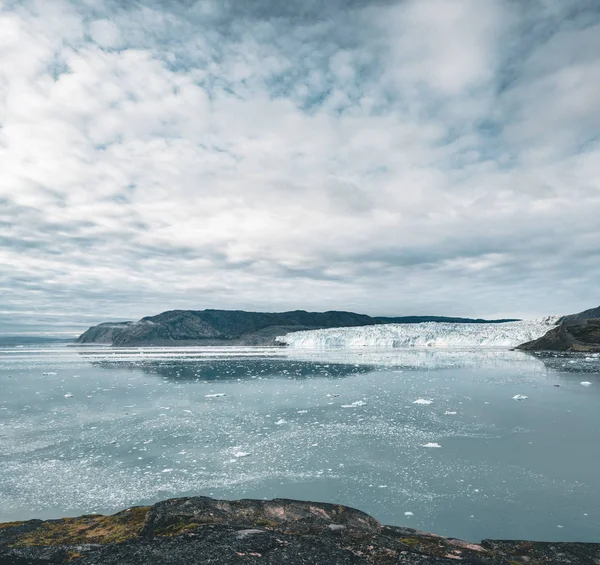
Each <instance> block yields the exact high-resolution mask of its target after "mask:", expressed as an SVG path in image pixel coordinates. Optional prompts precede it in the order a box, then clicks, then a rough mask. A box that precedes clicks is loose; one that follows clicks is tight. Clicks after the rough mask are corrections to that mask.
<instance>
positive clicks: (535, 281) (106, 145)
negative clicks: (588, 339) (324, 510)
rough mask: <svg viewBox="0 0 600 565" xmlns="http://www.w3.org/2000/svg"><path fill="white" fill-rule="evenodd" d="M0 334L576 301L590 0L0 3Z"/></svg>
mask: <svg viewBox="0 0 600 565" xmlns="http://www.w3.org/2000/svg"><path fill="white" fill-rule="evenodd" d="M0 30H1V33H0V265H1V268H0V286H1V289H2V302H1V304H0V333H17V332H35V333H39V331H41V330H43V331H57V332H74V331H77V330H79V329H82V328H85V327H87V326H89V325H92V324H95V323H98V322H101V321H106V320H121V319H137V318H139V317H141V316H144V315H150V314H156V313H159V312H161V311H164V310H167V309H174V308H193V309H203V308H241V309H247V310H268V311H280V310H287V309H307V310H326V309H346V310H353V311H359V312H364V313H369V314H382V315H385V314H389V315H404V314H440V315H464V316H484V317H494V316H519V317H529V316H538V315H545V314H549V313H555V312H558V313H562V312H574V311H578V310H582V309H585V308H588V307H592V306H597V305H598V304H600V285H599V284H598V281H600V137H599V134H600V3H599V2H598V1H597V0H589V1H588V0H528V1H520V0H320V1H317V0H286V1H282V0H235V1H234V0H215V1H213V0H200V1H193V0H141V1H139V2H136V1H133V0H132V1H131V2H123V1H117V0H78V1H75V0H72V1H68V0H52V1H49V0H39V1H34V0H32V1H29V0H19V1H15V0H0Z"/></svg>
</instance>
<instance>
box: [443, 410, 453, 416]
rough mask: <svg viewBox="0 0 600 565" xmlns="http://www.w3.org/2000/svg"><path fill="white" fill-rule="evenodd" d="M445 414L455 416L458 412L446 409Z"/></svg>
mask: <svg viewBox="0 0 600 565" xmlns="http://www.w3.org/2000/svg"><path fill="white" fill-rule="evenodd" d="M444 414H446V416H454V415H456V412H453V411H451V410H446V411H445V412H444Z"/></svg>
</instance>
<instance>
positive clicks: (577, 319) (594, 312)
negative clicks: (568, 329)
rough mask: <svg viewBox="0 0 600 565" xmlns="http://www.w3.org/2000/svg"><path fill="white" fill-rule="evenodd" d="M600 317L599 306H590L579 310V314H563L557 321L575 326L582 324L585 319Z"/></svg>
mask: <svg viewBox="0 0 600 565" xmlns="http://www.w3.org/2000/svg"><path fill="white" fill-rule="evenodd" d="M593 319H600V306H598V308H590V309H589V310H584V311H583V312H579V314H571V315H570V316H563V317H562V318H561V319H560V320H559V321H558V323H559V324H564V325H567V326H575V325H577V324H584V323H585V322H586V320H593Z"/></svg>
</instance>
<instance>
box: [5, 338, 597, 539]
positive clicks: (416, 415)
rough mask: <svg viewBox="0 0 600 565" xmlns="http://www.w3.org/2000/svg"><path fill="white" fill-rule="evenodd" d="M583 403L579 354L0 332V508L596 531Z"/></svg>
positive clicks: (497, 531)
mask: <svg viewBox="0 0 600 565" xmlns="http://www.w3.org/2000/svg"><path fill="white" fill-rule="evenodd" d="M581 383H591V384H587V385H582V384H581ZM515 397H517V399H515ZM520 397H525V398H521V399H520V400H519V399H518V398H520ZM599 407H600V356H594V355H591V356H586V355H548V356H534V355H531V354H526V353H521V352H511V351H505V350H498V349H491V350H483V349H481V348H480V349H477V350H441V349H439V350H436V349H424V350H419V349H403V350H398V349H396V350H390V351H382V350H377V351H370V350H361V351H319V352H311V351H294V350H290V349H286V348H231V347H229V348H163V349H156V348H139V349H137V348H134V349H115V348H110V347H102V346H93V347H92V346H88V347H76V346H66V345H57V346H37V347H33V346H25V347H4V348H0V521H12V520H24V519H30V518H34V517H35V518H57V517H61V516H72V515H79V514H89V513H93V512H98V513H111V512H116V511H118V510H120V509H123V508H125V507H128V506H132V505H145V504H150V503H153V502H156V501H158V500H162V499H165V498H169V497H177V496H192V495H205V496H212V497H215V498H230V499H234V498H275V497H281V498H296V499H304V500H315V501H322V502H334V503H339V504H345V505H348V506H352V507H355V508H359V509H361V510H364V511H366V512H368V513H370V514H372V515H373V516H374V517H376V518H377V519H379V520H380V521H382V522H384V523H387V524H393V525H403V526H409V527H413V528H417V529H422V530H427V531H430V532H435V533H438V534H442V535H448V536H454V537H459V538H463V539H467V540H473V541H478V540H480V539H483V538H496V539H498V538H504V539H507V538H512V539H517V538H519V539H535V540H548V541H554V540H569V541H596V542H597V541H600V480H599V469H600V442H599V432H600V410H599Z"/></svg>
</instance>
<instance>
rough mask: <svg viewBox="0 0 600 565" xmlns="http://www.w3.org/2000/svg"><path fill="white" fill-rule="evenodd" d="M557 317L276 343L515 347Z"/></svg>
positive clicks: (293, 337) (297, 337) (402, 327)
mask: <svg viewBox="0 0 600 565" xmlns="http://www.w3.org/2000/svg"><path fill="white" fill-rule="evenodd" d="M557 320H558V317H556V316H551V317H547V318H543V319H538V320H523V321H520V322H506V323H502V324H456V323H445V322H444V323H438V322H426V323H422V324H381V325H374V326H359V327H352V328H330V329H324V330H309V331H302V332H293V333H290V334H287V335H285V336H280V337H278V338H277V340H278V341H279V342H280V343H285V344H287V345H288V346H290V347H292V348H295V349H356V348H361V347H370V348H375V349H377V348H380V349H393V348H400V347H515V346H517V345H519V344H521V343H525V342H527V341H532V340H534V339H537V338H539V337H541V336H543V335H544V334H545V333H546V332H547V331H549V330H550V329H551V328H552V327H554V326H555V325H556V322H557Z"/></svg>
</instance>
